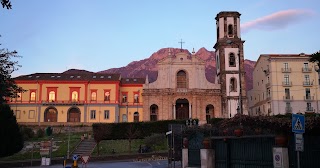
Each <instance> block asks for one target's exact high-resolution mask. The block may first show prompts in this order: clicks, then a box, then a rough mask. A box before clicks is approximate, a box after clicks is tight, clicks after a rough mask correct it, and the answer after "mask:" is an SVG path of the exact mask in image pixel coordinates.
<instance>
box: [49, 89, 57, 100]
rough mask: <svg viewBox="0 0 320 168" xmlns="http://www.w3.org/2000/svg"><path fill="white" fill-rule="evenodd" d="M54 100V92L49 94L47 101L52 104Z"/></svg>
mask: <svg viewBox="0 0 320 168" xmlns="http://www.w3.org/2000/svg"><path fill="white" fill-rule="evenodd" d="M55 100H56V93H55V92H54V91H51V92H49V101H51V102H53V101H55Z"/></svg>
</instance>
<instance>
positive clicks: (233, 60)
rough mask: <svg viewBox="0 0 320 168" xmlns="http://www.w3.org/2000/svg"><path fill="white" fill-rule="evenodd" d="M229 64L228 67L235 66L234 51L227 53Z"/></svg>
mask: <svg viewBox="0 0 320 168" xmlns="http://www.w3.org/2000/svg"><path fill="white" fill-rule="evenodd" d="M229 66H230V67H235V66H236V57H235V55H234V53H230V54H229Z"/></svg>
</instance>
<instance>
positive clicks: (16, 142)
mask: <svg viewBox="0 0 320 168" xmlns="http://www.w3.org/2000/svg"><path fill="white" fill-rule="evenodd" d="M0 137H1V138H0V157H4V156H10V155H12V154H14V153H16V152H19V151H20V150H21V149H22V147H23V138H22V135H21V132H20V130H19V125H18V123H17V120H16V117H15V116H14V115H13V111H12V110H11V108H10V106H9V105H7V104H0Z"/></svg>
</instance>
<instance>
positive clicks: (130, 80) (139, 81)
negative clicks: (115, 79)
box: [121, 78, 146, 84]
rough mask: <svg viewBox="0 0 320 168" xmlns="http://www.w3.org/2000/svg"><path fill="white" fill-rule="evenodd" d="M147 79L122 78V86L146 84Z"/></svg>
mask: <svg viewBox="0 0 320 168" xmlns="http://www.w3.org/2000/svg"><path fill="white" fill-rule="evenodd" d="M145 81H146V79H145V78H121V83H122V84H144V83H145Z"/></svg>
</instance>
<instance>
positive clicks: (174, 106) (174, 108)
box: [172, 104, 176, 120]
mask: <svg viewBox="0 0 320 168" xmlns="http://www.w3.org/2000/svg"><path fill="white" fill-rule="evenodd" d="M172 117H173V118H172V119H173V120H174V119H176V104H173V115H172Z"/></svg>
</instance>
